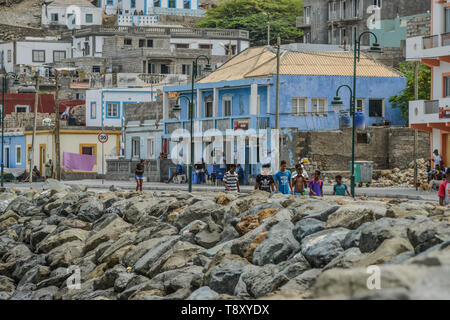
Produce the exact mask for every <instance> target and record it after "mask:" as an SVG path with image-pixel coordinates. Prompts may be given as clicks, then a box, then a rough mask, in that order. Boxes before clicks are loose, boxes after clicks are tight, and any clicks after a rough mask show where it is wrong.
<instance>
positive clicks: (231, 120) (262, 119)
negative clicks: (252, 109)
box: [164, 115, 270, 137]
mask: <svg viewBox="0 0 450 320" xmlns="http://www.w3.org/2000/svg"><path fill="white" fill-rule="evenodd" d="M182 128H183V129H185V130H186V131H187V132H189V131H190V121H189V120H186V119H184V120H176V119H175V120H174V119H171V120H166V121H164V133H165V135H166V137H169V136H170V135H171V134H172V133H173V132H174V131H175V130H176V129H182ZM269 128H270V118H269V117H268V116H256V115H252V116H247V117H245V116H234V117H233V116H232V117H220V118H208V119H201V120H194V136H203V135H204V133H205V132H207V131H208V130H211V129H215V130H218V131H220V132H221V133H222V135H224V134H225V133H226V131H227V130H231V131H232V132H234V131H236V130H238V129H240V130H244V131H247V130H249V129H254V130H256V131H258V130H262V129H269Z"/></svg>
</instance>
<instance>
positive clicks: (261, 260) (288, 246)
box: [253, 220, 300, 266]
mask: <svg viewBox="0 0 450 320" xmlns="http://www.w3.org/2000/svg"><path fill="white" fill-rule="evenodd" d="M293 228H294V225H293V224H292V222H290V221H289V220H283V221H281V222H279V223H278V224H276V225H275V226H273V227H272V228H271V229H270V231H269V233H268V234H267V236H266V238H265V239H264V241H263V242H262V243H261V244H260V245H259V246H258V247H256V249H255V251H254V253H253V264H255V265H258V266H262V265H265V264H268V263H273V264H277V263H280V262H282V261H285V260H287V258H288V257H289V256H290V255H291V254H293V253H296V252H297V251H298V250H299V249H300V244H299V243H298V241H297V240H295V238H294V236H293V234H292V229H293Z"/></svg>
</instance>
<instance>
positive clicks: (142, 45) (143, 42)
mask: <svg viewBox="0 0 450 320" xmlns="http://www.w3.org/2000/svg"><path fill="white" fill-rule="evenodd" d="M144 46H145V39H139V48H143V47H144Z"/></svg>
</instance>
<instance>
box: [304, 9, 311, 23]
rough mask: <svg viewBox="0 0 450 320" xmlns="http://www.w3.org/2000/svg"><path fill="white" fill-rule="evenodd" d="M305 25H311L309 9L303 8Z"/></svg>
mask: <svg viewBox="0 0 450 320" xmlns="http://www.w3.org/2000/svg"><path fill="white" fill-rule="evenodd" d="M305 24H311V7H305Z"/></svg>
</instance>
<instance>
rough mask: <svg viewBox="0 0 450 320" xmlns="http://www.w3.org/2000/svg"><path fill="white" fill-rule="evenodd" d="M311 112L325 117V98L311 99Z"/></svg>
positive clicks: (326, 108)
mask: <svg viewBox="0 0 450 320" xmlns="http://www.w3.org/2000/svg"><path fill="white" fill-rule="evenodd" d="M311 111H312V112H313V113H316V114H319V115H324V116H326V115H327V114H328V104H327V98H313V99H311Z"/></svg>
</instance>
